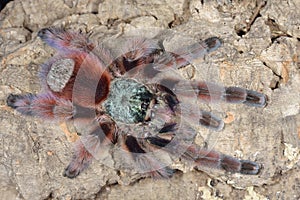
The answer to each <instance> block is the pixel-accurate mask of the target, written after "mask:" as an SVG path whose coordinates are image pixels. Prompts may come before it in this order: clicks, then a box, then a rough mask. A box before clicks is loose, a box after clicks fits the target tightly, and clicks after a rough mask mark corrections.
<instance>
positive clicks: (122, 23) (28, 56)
mask: <svg viewBox="0 0 300 200" xmlns="http://www.w3.org/2000/svg"><path fill="white" fill-rule="evenodd" d="M299 10H300V2H299V1H298V0H291V1H280V0H269V1H267V2H265V1H263V0H257V1H255V0H253V1H237V0H234V1H226V0H215V1H212V0H211V1H198V0H192V1H187V0H179V1H177V0H176V1H175V0H163V1H161V0H152V1H146V2H145V1H141V0H135V1H133V0H128V1H121V0H117V1H115V0H104V1H103V0H82V1H77V0H22V1H20V0H14V1H12V2H10V3H9V4H7V6H6V7H5V8H4V9H3V10H2V11H1V13H0V62H1V66H0V109H1V113H0V124H1V126H0V143H1V145H0V155H1V157H0V160H1V162H0V186H1V187H0V199H30V200H40V199H175V198H176V199H299V198H300V193H299V191H300V161H299V160H300V150H299V149H300V145H299V144H300V66H299V59H300V56H299V52H300V12H299ZM49 26H61V27H66V28H70V29H75V30H82V31H83V32H89V33H91V39H92V40H93V41H98V42H99V43H101V42H107V43H108V44H111V46H112V47H114V49H115V50H117V49H118V48H120V47H119V46H118V44H114V43H113V41H114V39H115V38H119V37H123V36H132V35H135V36H136V35H143V36H146V37H158V38H162V39H163V44H164V46H165V47H166V49H175V48H176V47H180V46H182V45H185V44H190V43H191V42H192V41H193V40H194V41H195V40H200V39H205V38H208V37H211V36H218V37H220V38H222V40H223V41H224V45H223V47H221V48H220V49H219V50H218V51H217V52H214V53H212V54H211V55H209V56H207V58H205V59H204V60H199V61H198V60H197V61H195V62H194V63H193V65H191V66H188V67H186V68H184V69H181V70H180V72H181V73H182V75H183V77H185V78H187V79H204V80H207V81H212V82H217V83H219V84H223V85H226V86H229V85H234V86H240V87H245V88H248V89H252V90H257V91H261V92H263V93H265V94H267V95H268V97H269V103H268V106H267V107H266V108H263V109H259V108H250V107H247V106H243V105H228V104H217V105H210V106H206V107H205V108H206V109H211V110H213V111H214V112H215V113H218V114H220V115H221V116H222V117H223V118H224V121H225V122H226V126H225V129H224V130H223V131H221V132H211V131H208V130H206V129H205V128H202V127H199V129H198V131H199V133H198V135H197V137H196V139H195V142H197V143H199V144H200V145H201V143H203V142H205V143H206V144H207V145H208V146H209V147H213V148H214V149H216V150H218V151H221V152H223V153H226V154H228V155H232V156H235V157H238V158H241V159H249V160H255V161H257V162H259V163H262V164H263V170H262V172H261V173H260V174H259V175H257V176H245V175H239V174H226V173H224V172H223V171H215V170H208V169H201V171H196V170H192V171H191V170H189V166H185V165H179V164H178V165H177V164H174V166H175V167H177V168H178V169H180V171H183V172H184V173H182V172H177V173H176V174H175V176H174V177H173V178H171V179H169V180H152V179H149V178H147V179H140V177H139V175H132V174H130V173H125V172H123V171H122V170H121V171H120V170H117V169H113V168H111V167H109V166H116V165H117V164H116V163H115V161H114V160H113V159H112V157H111V156H110V155H109V154H108V155H106V156H105V159H104V160H101V161H99V162H94V163H93V164H92V165H91V167H90V168H89V169H88V170H86V171H85V172H84V173H82V174H81V175H80V176H79V177H78V178H76V179H67V178H65V177H63V176H62V170H63V169H64V167H65V166H66V165H67V164H68V162H69V159H70V157H71V155H72V144H71V143H70V142H68V140H67V139H66V136H65V135H64V134H63V133H62V130H61V129H60V127H59V126H58V125H57V124H52V123H48V122H42V121H40V120H39V119H34V118H26V117H23V116H20V115H19V114H18V113H16V112H14V111H13V110H11V109H9V108H8V107H7V106H6V103H5V100H6V98H7V96H8V95H9V94H10V93H28V92H31V93H36V92H38V91H39V89H40V86H39V81H38V78H37V73H38V68H39V65H40V64H41V63H43V62H44V61H45V60H46V59H47V58H49V57H51V55H52V54H53V53H54V51H53V50H52V49H51V48H49V47H47V46H46V45H44V44H43V43H42V42H41V41H40V39H38V38H37V32H38V30H40V29H41V28H43V27H49ZM137 180H138V181H137Z"/></svg>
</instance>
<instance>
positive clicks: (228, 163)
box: [145, 136, 260, 175]
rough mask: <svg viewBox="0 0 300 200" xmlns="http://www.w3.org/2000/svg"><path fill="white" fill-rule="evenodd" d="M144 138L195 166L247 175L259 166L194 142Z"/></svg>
mask: <svg viewBox="0 0 300 200" xmlns="http://www.w3.org/2000/svg"><path fill="white" fill-rule="evenodd" d="M145 139H146V141H147V143H148V144H150V145H152V146H153V147H154V148H157V149H163V150H165V151H167V152H169V153H170V154H175V156H178V155H179V156H180V157H181V158H182V159H186V160H188V161H192V162H193V163H194V166H195V167H197V168H199V167H200V168H201V167H208V168H214V169H221V170H225V171H228V172H232V173H241V174H249V175H256V174H258V173H259V170H260V166H259V164H257V163H256V162H253V161H249V160H239V159H236V158H234V157H231V156H228V155H224V154H222V153H219V152H216V151H213V150H208V149H205V148H200V147H199V146H198V145H195V144H191V145H189V144H184V143H181V142H180V141H176V139H175V138H174V139H173V140H172V139H165V138H162V137H159V136H154V137H148V138H145Z"/></svg>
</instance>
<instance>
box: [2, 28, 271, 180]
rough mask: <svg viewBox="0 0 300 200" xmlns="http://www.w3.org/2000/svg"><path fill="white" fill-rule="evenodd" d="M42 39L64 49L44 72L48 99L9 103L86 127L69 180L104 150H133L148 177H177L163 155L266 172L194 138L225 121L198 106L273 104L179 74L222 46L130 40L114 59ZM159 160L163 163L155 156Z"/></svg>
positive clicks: (53, 34)
mask: <svg viewBox="0 0 300 200" xmlns="http://www.w3.org/2000/svg"><path fill="white" fill-rule="evenodd" d="M38 36H39V37H40V38H41V39H42V40H43V41H44V42H46V43H47V44H48V45H50V46H52V47H53V48H55V49H56V50H57V54H56V55H55V56H53V57H52V58H50V59H49V60H48V61H47V62H46V63H44V64H43V65H42V66H41V72H40V79H41V85H42V87H43V91H42V92H41V93H40V94H36V95H35V94H27V95H13V94H11V95H10V96H9V97H8V98H7V104H8V105H9V106H10V107H12V108H14V109H16V110H17V111H19V112H20V113H22V114H24V115H30V116H38V117H41V118H44V119H48V120H57V121H76V123H83V124H84V125H85V131H84V134H83V135H82V136H81V138H80V139H79V140H78V141H77V142H76V144H75V147H76V148H75V153H74V156H73V159H72V161H71V163H70V164H69V166H68V167H67V168H66V169H65V172H64V175H65V176H67V177H69V178H73V177H76V176H77V175H78V174H79V173H80V172H81V171H82V170H84V169H85V168H86V167H87V166H88V165H89V163H90V162H91V161H92V159H93V158H95V157H96V155H97V154H98V153H99V152H100V150H101V148H102V147H103V146H104V145H106V146H107V145H110V144H113V145H117V146H119V147H120V148H121V149H123V150H125V151H126V152H128V155H130V157H131V158H132V160H133V162H134V163H135V164H136V166H137V169H138V171H139V172H140V173H146V174H150V175H152V176H153V177H169V176H171V175H172V170H171V169H170V168H169V166H167V164H166V163H163V161H162V160H163V159H160V158H159V155H157V154H155V151H156V150H161V152H165V153H167V154H169V155H171V156H175V157H177V158H181V159H185V160H188V161H190V163H192V165H193V166H195V167H200V166H206V167H212V168H217V169H224V170H226V171H229V172H236V173H242V174H251V175H255V174H258V173H259V170H260V166H259V165H258V164H257V163H255V162H252V161H249V160H238V159H236V158H233V157H230V156H227V155H224V154H221V153H218V152H216V151H212V150H208V149H205V148H200V147H199V146H197V145H195V144H192V143H190V142H189V140H185V139H186V138H189V139H192V138H193V137H194V136H195V134H196V132H195V130H194V129H193V128H192V127H193V126H192V124H193V125H195V124H196V125H203V126H206V127H208V128H211V129H213V130H220V129H222V128H223V126H224V123H223V121H222V120H221V119H219V118H218V117H216V116H214V115H212V114H210V113H209V112H206V111H199V110H198V109H197V105H195V103H193V102H191V101H190V100H191V99H193V98H196V99H198V100H202V101H204V102H210V101H225V102H229V103H244V104H246V105H249V106H255V107H264V106H266V96H265V95H264V94H261V93H258V92H255V91H252V90H246V89H243V88H238V87H221V86H218V85H215V84H212V83H206V82H201V81H187V80H184V79H182V78H181V77H180V76H178V75H177V74H176V73H175V74H174V73H173V72H174V70H175V71H176V69H178V68H180V67H183V66H186V65H188V64H189V63H190V61H192V60H193V59H195V58H198V57H203V56H204V55H206V54H208V53H210V52H211V51H214V50H216V49H217V48H218V47H219V46H220V45H221V41H220V40H219V39H218V38H216V37H212V38H208V39H206V40H204V41H203V42H197V43H195V44H194V45H191V46H188V47H186V48H182V49H179V50H177V51H175V52H176V53H173V52H166V51H164V50H162V49H159V48H158V45H156V44H155V43H154V42H153V41H152V40H150V39H143V38H139V39H130V40H129V41H128V42H127V44H126V45H125V46H126V49H125V50H124V53H123V54H122V55H121V56H119V57H117V58H115V59H113V56H112V55H111V53H110V52H109V50H107V49H106V48H103V47H100V46H97V47H96V46H95V45H94V44H93V43H92V42H90V41H89V40H88V38H87V37H85V36H84V35H82V34H80V33H75V32H72V31H65V30H62V29H58V28H46V29H42V30H41V31H39V33H38ZM155 156H158V157H155Z"/></svg>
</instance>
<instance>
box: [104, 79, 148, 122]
mask: <svg viewBox="0 0 300 200" xmlns="http://www.w3.org/2000/svg"><path fill="white" fill-rule="evenodd" d="M152 99H153V94H152V93H151V92H150V91H149V90H148V89H147V87H146V86H145V85H143V84H142V83H139V82H137V81H135V80H133V79H116V80H115V81H113V82H112V83H111V85H110V94H109V96H108V98H107V99H106V100H105V102H104V103H103V105H104V107H105V109H106V112H107V113H108V114H109V115H110V116H111V117H112V118H113V119H114V120H116V121H120V122H123V123H128V124H132V123H138V122H143V121H145V118H146V113H147V110H148V107H149V105H150V102H151V100H152Z"/></svg>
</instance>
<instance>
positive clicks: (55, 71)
mask: <svg viewBox="0 0 300 200" xmlns="http://www.w3.org/2000/svg"><path fill="white" fill-rule="evenodd" d="M74 67H75V61H74V60H72V59H69V58H65V59H59V60H57V61H55V62H54V63H53V64H52V65H51V68H50V70H49V72H48V74H47V84H48V86H49V88H50V89H51V90H52V91H54V92H61V91H62V90H63V89H64V88H65V86H66V84H67V83H68V81H69V79H70V78H71V76H72V74H73V71H74Z"/></svg>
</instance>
